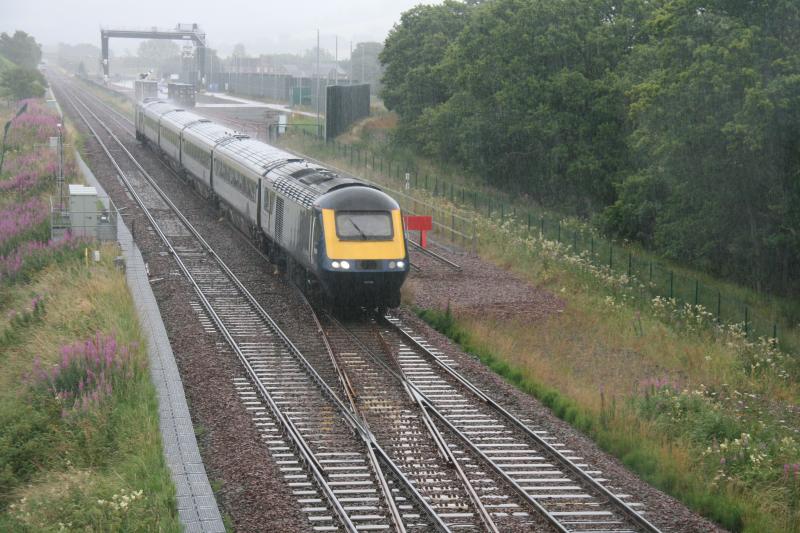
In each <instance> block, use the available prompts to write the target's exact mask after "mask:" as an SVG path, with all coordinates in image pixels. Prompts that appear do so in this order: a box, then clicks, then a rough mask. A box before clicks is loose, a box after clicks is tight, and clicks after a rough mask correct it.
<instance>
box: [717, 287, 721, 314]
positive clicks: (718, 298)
mask: <svg viewBox="0 0 800 533" xmlns="http://www.w3.org/2000/svg"><path fill="white" fill-rule="evenodd" d="M720 320H722V291H717V322H719V321H720Z"/></svg>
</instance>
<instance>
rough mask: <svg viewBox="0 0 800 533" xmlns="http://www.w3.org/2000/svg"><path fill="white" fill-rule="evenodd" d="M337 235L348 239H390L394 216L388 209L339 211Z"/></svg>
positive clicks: (392, 234)
mask: <svg viewBox="0 0 800 533" xmlns="http://www.w3.org/2000/svg"><path fill="white" fill-rule="evenodd" d="M336 235H338V236H339V238H340V239H342V240H348V241H358V240H362V241H389V240H391V239H392V237H394V231H393V230H392V217H391V214H390V213H388V212H386V211H337V212H336Z"/></svg>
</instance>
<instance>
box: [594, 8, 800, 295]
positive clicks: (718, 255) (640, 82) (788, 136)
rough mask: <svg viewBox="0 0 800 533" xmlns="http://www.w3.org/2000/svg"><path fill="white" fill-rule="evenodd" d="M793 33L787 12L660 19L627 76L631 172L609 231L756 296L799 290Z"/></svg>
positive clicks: (793, 18)
mask: <svg viewBox="0 0 800 533" xmlns="http://www.w3.org/2000/svg"><path fill="white" fill-rule="evenodd" d="M798 27H800V10H798V7H797V5H796V4H795V3H791V2H769V3H767V2H762V3H756V4H753V3H751V2H711V3H703V4H700V3H699V2H696V1H691V0H674V1H671V2H667V3H666V4H665V5H664V6H663V7H662V8H660V9H658V10H657V11H656V12H655V13H654V15H653V17H652V19H651V20H650V22H649V23H648V33H649V35H650V41H649V42H648V43H645V44H641V45H639V46H637V47H636V49H635V50H634V52H633V54H631V57H630V61H629V62H628V64H627V65H626V68H625V71H626V72H625V75H626V76H627V77H628V79H629V83H630V87H631V88H630V91H629V93H628V94H629V97H630V104H629V105H630V107H629V123H630V126H631V129H632V133H631V136H630V139H629V143H630V146H631V149H632V160H633V165H634V169H633V171H632V172H631V174H630V176H629V177H628V178H626V179H625V180H624V181H623V182H622V183H621V184H620V185H619V198H618V200H617V201H616V202H615V203H614V204H613V206H611V207H610V208H609V209H608V210H607V211H606V216H605V220H606V223H607V227H608V228H609V229H610V230H613V231H616V232H618V233H620V234H622V235H625V236H627V237H632V238H636V239H639V240H641V241H643V242H645V243H646V244H649V245H651V246H653V247H655V248H656V249H658V250H660V251H662V252H664V253H665V254H666V255H668V256H669V257H672V258H675V259H679V260H682V261H687V262H690V263H693V264H695V265H697V266H699V267H701V268H705V269H706V270H708V271H711V272H714V273H718V274H723V275H727V276H731V277H735V278H737V279H739V280H742V281H746V282H749V283H751V284H752V285H754V286H756V287H770V288H772V289H775V290H786V289H788V288H789V287H790V282H791V281H793V282H794V283H796V280H797V273H798V261H799V260H800V256H799V255H798V254H799V253H800V241H798V233H797V228H798V227H799V226H798V225H797V221H798V201H800V197H798V189H800V185H798V183H799V182H798V180H799V179H800V111H798V110H800V47H799V46H798V35H797V32H796V29H797V28H798ZM792 28H793V29H792Z"/></svg>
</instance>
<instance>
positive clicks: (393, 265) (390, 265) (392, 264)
mask: <svg viewBox="0 0 800 533" xmlns="http://www.w3.org/2000/svg"><path fill="white" fill-rule="evenodd" d="M396 266H397V263H395V262H394V261H389V268H394V267H396Z"/></svg>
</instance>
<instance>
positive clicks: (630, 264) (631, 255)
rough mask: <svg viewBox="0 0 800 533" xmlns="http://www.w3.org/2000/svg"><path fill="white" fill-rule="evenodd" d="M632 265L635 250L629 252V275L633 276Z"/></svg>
mask: <svg viewBox="0 0 800 533" xmlns="http://www.w3.org/2000/svg"><path fill="white" fill-rule="evenodd" d="M632 266H633V252H628V277H631V267H632Z"/></svg>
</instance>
